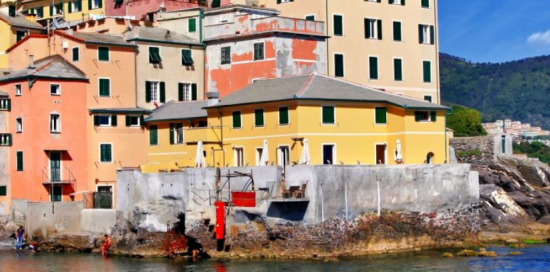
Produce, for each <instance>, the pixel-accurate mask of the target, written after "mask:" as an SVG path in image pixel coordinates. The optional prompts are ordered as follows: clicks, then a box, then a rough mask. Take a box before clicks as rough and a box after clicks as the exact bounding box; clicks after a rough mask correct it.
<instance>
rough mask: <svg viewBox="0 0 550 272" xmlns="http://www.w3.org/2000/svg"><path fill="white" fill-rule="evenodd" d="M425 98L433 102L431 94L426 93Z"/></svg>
mask: <svg viewBox="0 0 550 272" xmlns="http://www.w3.org/2000/svg"><path fill="white" fill-rule="evenodd" d="M424 100H425V101H428V102H430V103H432V96H431V95H425V96H424Z"/></svg>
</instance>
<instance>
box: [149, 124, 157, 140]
mask: <svg viewBox="0 0 550 272" xmlns="http://www.w3.org/2000/svg"><path fill="white" fill-rule="evenodd" d="M158 144H159V132H158V126H157V125H151V126H149V145H158Z"/></svg>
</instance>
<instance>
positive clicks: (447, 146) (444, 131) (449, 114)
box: [443, 107, 453, 164]
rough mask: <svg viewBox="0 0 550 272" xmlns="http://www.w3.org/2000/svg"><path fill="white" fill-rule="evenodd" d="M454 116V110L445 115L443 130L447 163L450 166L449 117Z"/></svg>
mask: <svg viewBox="0 0 550 272" xmlns="http://www.w3.org/2000/svg"><path fill="white" fill-rule="evenodd" d="M451 115H453V108H452V107H451V110H449V111H448V112H447V113H445V127H444V128H443V135H444V136H445V162H447V164H449V145H448V144H447V116H451Z"/></svg>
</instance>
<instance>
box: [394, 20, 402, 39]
mask: <svg viewBox="0 0 550 272" xmlns="http://www.w3.org/2000/svg"><path fill="white" fill-rule="evenodd" d="M393 40H394V41H396V42H400V41H402V40H403V37H402V34H401V22H393Z"/></svg>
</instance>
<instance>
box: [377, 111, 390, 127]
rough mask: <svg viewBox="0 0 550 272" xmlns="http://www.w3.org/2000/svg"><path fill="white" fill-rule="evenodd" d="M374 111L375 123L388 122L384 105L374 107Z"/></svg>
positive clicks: (382, 123)
mask: <svg viewBox="0 0 550 272" xmlns="http://www.w3.org/2000/svg"><path fill="white" fill-rule="evenodd" d="M374 111H375V118H374V119H375V123H376V124H377V125H385V124H387V123H388V110H387V109H386V107H376V108H375V109H374Z"/></svg>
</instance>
